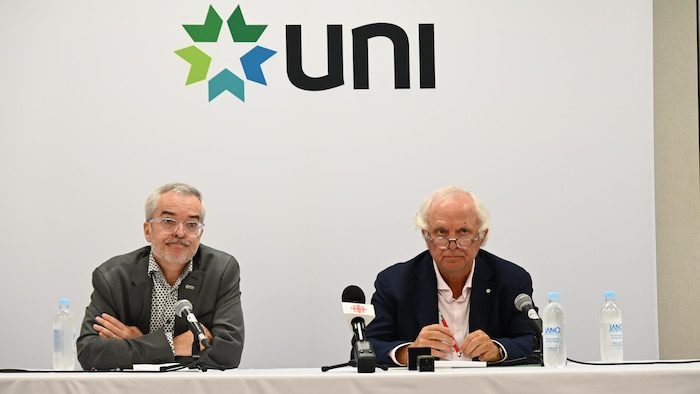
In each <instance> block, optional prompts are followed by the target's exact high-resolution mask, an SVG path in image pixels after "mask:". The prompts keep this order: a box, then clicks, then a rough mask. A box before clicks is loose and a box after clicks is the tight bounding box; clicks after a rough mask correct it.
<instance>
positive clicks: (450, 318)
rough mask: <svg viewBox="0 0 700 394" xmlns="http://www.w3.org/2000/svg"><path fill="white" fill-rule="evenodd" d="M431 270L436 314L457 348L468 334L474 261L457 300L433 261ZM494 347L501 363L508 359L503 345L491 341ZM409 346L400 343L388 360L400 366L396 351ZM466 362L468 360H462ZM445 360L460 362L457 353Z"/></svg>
mask: <svg viewBox="0 0 700 394" xmlns="http://www.w3.org/2000/svg"><path fill="white" fill-rule="evenodd" d="M433 268H434V269H435V277H436V278H437V292H438V313H439V314H442V316H443V317H444V318H445V321H446V322H447V326H448V327H450V330H452V333H453V334H454V338H455V341H457V347H459V346H461V345H462V342H464V338H465V337H466V336H467V334H468V333H469V309H470V308H469V300H470V299H471V293H472V278H473V277H474V270H475V269H476V261H474V262H473V263H472V270H471V272H470V273H469V276H468V277H467V281H466V282H465V283H464V287H463V288H462V294H460V296H459V297H458V298H454V297H453V294H452V290H450V286H448V285H447V282H445V279H443V278H442V275H441V274H440V271H439V270H438V268H437V263H435V260H433ZM437 319H438V323H439V324H442V322H441V320H440V316H439V315H438V316H437ZM493 342H494V343H495V344H496V346H498V347H499V348H500V349H501V351H502V352H503V357H502V358H501V360H500V361H499V362H501V361H503V360H505V359H506V358H507V357H508V354H507V352H506V351H505V348H504V347H503V345H501V343H500V342H498V341H493ZM407 345H410V342H406V343H402V344H401V345H399V346H396V347H395V348H393V349H391V351H390V352H389V358H391V360H392V361H394V362H395V363H396V364H399V365H401V364H400V363H399V362H398V361H397V360H396V351H397V350H399V349H400V348H401V347H403V346H407ZM463 359H464V360H468V358H463ZM446 360H460V358H459V355H458V353H457V352H452V353H450V354H449V355H448V356H447V358H446Z"/></svg>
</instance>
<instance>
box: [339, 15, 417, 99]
mask: <svg viewBox="0 0 700 394" xmlns="http://www.w3.org/2000/svg"><path fill="white" fill-rule="evenodd" d="M373 37H387V38H388V39H390V40H391V42H392V44H394V87H395V88H396V89H409V88H410V87H411V81H410V72H409V60H408V36H407V35H406V32H405V31H404V30H403V29H402V28H400V27H398V26H396V25H392V24H390V23H373V24H370V25H365V26H360V27H357V28H355V29H352V55H353V59H352V66H353V78H354V81H353V82H354V87H355V89H369V49H368V41H369V39H370V38H373Z"/></svg>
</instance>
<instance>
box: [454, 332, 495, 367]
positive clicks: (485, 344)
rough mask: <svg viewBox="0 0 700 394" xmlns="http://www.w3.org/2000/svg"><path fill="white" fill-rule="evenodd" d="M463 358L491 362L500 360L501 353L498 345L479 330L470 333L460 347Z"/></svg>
mask: <svg viewBox="0 0 700 394" xmlns="http://www.w3.org/2000/svg"><path fill="white" fill-rule="evenodd" d="M460 349H461V350H462V354H463V357H467V358H475V357H479V360H481V361H487V362H493V361H500V360H501V352H500V350H499V348H498V345H496V344H495V343H493V341H492V340H491V337H489V336H488V335H487V334H486V333H485V332H483V331H481V330H476V331H473V332H470V333H469V334H468V335H467V337H466V338H464V342H462V346H460Z"/></svg>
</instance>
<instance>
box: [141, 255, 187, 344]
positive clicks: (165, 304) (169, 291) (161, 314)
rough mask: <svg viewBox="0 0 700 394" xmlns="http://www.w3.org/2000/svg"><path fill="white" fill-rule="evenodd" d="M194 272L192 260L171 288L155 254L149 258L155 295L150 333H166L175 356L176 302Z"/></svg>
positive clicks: (149, 271)
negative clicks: (188, 275) (161, 330)
mask: <svg viewBox="0 0 700 394" xmlns="http://www.w3.org/2000/svg"><path fill="white" fill-rule="evenodd" d="M190 272H192V260H190V262H189V263H187V267H185V269H184V270H182V273H181V274H180V277H178V278H177V281H175V284H173V285H172V286H170V285H169V284H168V282H167V281H166V280H165V275H163V271H161V269H160V266H158V263H156V259H155V258H154V257H153V252H151V254H150V255H149V256H148V276H149V277H150V278H151V280H153V293H152V295H151V327H150V332H153V331H156V330H160V329H161V328H163V329H164V331H165V337H166V338H167V339H168V343H169V344H170V350H172V351H173V355H174V354H175V347H174V345H173V331H174V327H175V302H177V290H178V288H179V287H180V282H182V280H183V279H185V276H187V274H189V273H190Z"/></svg>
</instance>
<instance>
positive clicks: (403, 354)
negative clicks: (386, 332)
mask: <svg viewBox="0 0 700 394" xmlns="http://www.w3.org/2000/svg"><path fill="white" fill-rule="evenodd" d="M455 343H456V342H455V340H454V336H453V334H452V331H451V330H450V329H449V328H446V327H443V326H442V325H440V324H431V325H429V326H425V327H423V328H422V329H421V330H420V332H419V333H418V337H416V340H415V341H413V343H412V344H410V345H408V346H404V347H402V348H399V349H397V350H396V361H398V362H399V363H401V364H404V365H405V364H407V363H408V348H409V347H429V348H431V349H432V350H431V351H430V353H431V354H432V355H433V356H435V357H438V358H446V357H447V356H448V355H449V354H450V353H452V352H454V347H453V346H454V344H455Z"/></svg>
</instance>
